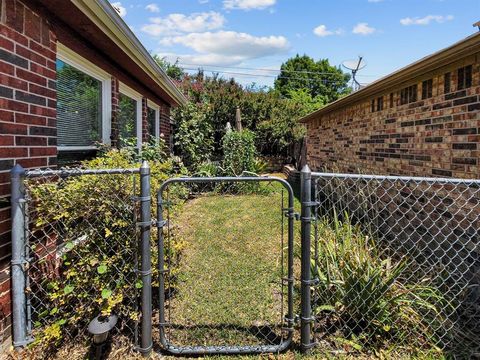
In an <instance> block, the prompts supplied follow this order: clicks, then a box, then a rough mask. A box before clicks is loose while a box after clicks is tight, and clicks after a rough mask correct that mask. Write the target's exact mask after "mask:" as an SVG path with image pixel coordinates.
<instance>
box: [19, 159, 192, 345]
mask: <svg viewBox="0 0 480 360" xmlns="http://www.w3.org/2000/svg"><path fill="white" fill-rule="evenodd" d="M131 160H132V159H131V157H130V154H129V153H128V152H126V151H124V150H120V151H119V150H111V151H109V152H107V153H106V154H104V155H103V156H101V157H98V158H96V159H93V160H90V161H85V162H83V163H82V167H83V168H88V169H114V168H115V169H116V168H138V167H139V166H140V164H139V163H133V162H131ZM150 166H151V174H152V177H151V187H152V212H155V210H156V192H157V191H158V189H159V187H160V185H161V183H162V182H163V181H165V180H166V179H167V178H169V177H171V176H173V172H174V161H173V160H171V159H168V160H166V161H164V162H155V163H151V164H150ZM134 177H136V178H137V181H135V182H134V181H133V178H134ZM27 188H28V189H29V194H30V196H31V198H32V202H31V204H32V206H33V212H32V214H34V216H33V217H32V221H33V228H32V233H33V234H34V239H35V238H37V239H39V241H35V242H34V243H33V245H32V252H33V253H34V254H41V253H42V250H43V249H42V248H44V247H45V241H49V240H54V241H55V242H56V244H58V246H57V248H56V249H52V250H53V251H54V252H53V253H54V254H55V253H56V255H55V256H58V259H55V261H56V265H55V271H54V272H53V273H54V275H53V274H52V273H50V272H49V273H47V274H44V273H43V271H44V270H42V269H44V268H45V267H46V265H47V263H48V262H49V261H50V260H51V259H49V258H48V257H45V256H44V257H43V258H42V257H41V256H39V255H37V256H38V257H39V260H38V262H37V268H36V269H35V270H32V271H37V276H38V283H33V284H32V287H35V288H36V289H37V290H36V291H35V292H34V294H35V296H36V299H35V300H34V301H35V304H34V305H35V306H36V309H37V310H39V313H36V314H35V315H36V323H35V324H34V327H35V329H34V330H35V336H36V342H37V343H42V346H48V345H52V344H58V343H59V342H60V341H61V340H62V339H63V338H64V337H65V336H66V335H67V334H70V335H74V334H76V333H78V332H79V331H80V332H81V331H82V329H84V327H85V326H86V325H87V324H88V321H89V320H91V319H92V318H93V317H95V316H97V315H109V314H110V313H112V312H114V313H116V314H117V315H119V317H120V319H121V320H122V321H121V324H122V325H120V326H124V325H125V324H128V323H131V322H132V321H135V320H137V319H138V316H139V313H138V311H137V307H136V305H135V298H136V295H137V294H136V293H137V292H138V291H139V289H140V288H141V287H142V283H141V280H139V277H137V274H136V273H135V271H134V270H135V267H136V264H135V261H134V260H135V258H136V255H135V252H136V249H137V247H138V240H137V237H136V233H137V228H136V224H135V221H136V220H135V219H134V218H133V214H134V212H137V214H138V208H137V210H136V211H135V208H136V206H138V204H135V203H134V202H133V199H132V195H138V194H139V183H138V175H101V176H73V177H68V178H66V179H63V180H59V181H52V182H45V179H40V180H36V181H35V180H30V182H29V183H28V184H27ZM177 190H179V191H177ZM181 191H182V190H181V189H172V191H171V193H170V196H171V197H185V196H186V194H184V193H181ZM152 217H153V214H152ZM151 239H152V247H151V248H152V260H153V263H152V269H153V271H154V274H153V280H154V283H156V282H157V281H158V280H157V275H158V274H157V266H156V261H157V247H156V228H152V237H151ZM52 250H49V251H52ZM167 251H171V252H174V253H175V252H178V251H180V248H179V244H175V243H172V246H171V248H170V249H167ZM49 257H50V256H49ZM173 257H175V256H173ZM39 289H42V290H41V291H40V290H39ZM130 325H131V324H130Z"/></svg>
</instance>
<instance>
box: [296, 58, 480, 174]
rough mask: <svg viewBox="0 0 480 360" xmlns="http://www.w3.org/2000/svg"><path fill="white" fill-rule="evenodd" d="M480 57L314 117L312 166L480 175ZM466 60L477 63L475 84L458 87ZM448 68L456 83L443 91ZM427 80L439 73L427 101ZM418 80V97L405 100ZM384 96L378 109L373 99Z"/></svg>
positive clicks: (310, 130) (308, 139)
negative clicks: (403, 91) (374, 108)
mask: <svg viewBox="0 0 480 360" xmlns="http://www.w3.org/2000/svg"><path fill="white" fill-rule="evenodd" d="M479 55H480V54H477V55H476V56H471V57H468V58H464V59H459V60H458V61H457V62H455V63H454V64H450V65H449V66H446V67H443V68H440V69H436V70H432V71H431V72H430V73H427V74H425V76H423V77H422V78H418V79H411V80H409V81H407V82H405V83H403V84H399V85H398V87H397V88H393V89H385V92H383V93H378V94H376V96H373V97H371V98H368V99H367V98H366V99H364V100H363V101H361V102H358V103H356V104H354V105H351V106H348V107H346V108H343V109H341V110H338V111H333V112H330V113H327V114H325V115H322V116H320V117H319V118H317V119H314V120H312V121H310V122H309V123H308V124H307V137H306V142H307V153H308V155H307V160H308V164H309V165H310V167H312V168H313V169H314V170H322V169H327V170H338V171H341V172H361V173H370V174H385V175H407V176H440V177H459V178H479V177H480V163H479V162H480V130H479V128H480V112H479V110H480V99H479V94H480V64H479V60H478V59H479ZM466 65H473V81H472V86H471V87H469V88H467V89H462V90H458V89H457V70H458V68H460V67H464V66H466ZM448 72H450V73H451V89H450V92H448V93H445V92H444V74H445V73H448ZM428 79H433V91H432V97H431V98H428V99H425V100H422V82H423V81H424V80H428ZM414 84H417V86H418V94H417V99H418V100H417V101H416V102H413V103H410V104H405V105H401V103H400V93H401V89H402V88H405V87H408V86H410V85H414ZM390 94H393V104H392V105H393V106H392V107H390ZM378 97H383V103H384V109H383V110H381V111H374V112H372V111H371V101H372V100H374V99H375V105H376V104H377V99H378Z"/></svg>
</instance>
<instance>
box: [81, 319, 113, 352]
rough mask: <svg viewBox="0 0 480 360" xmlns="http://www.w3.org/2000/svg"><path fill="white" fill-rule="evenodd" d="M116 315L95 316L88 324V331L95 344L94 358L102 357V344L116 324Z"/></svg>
mask: <svg viewBox="0 0 480 360" xmlns="http://www.w3.org/2000/svg"><path fill="white" fill-rule="evenodd" d="M117 321H118V317H117V316H116V315H110V316H108V317H105V316H97V317H96V318H94V319H93V320H92V321H90V324H88V332H89V333H90V334H92V335H93V343H94V344H95V358H96V359H97V360H99V359H101V358H102V352H103V345H105V342H106V341H107V339H108V334H109V333H110V330H112V329H113V328H114V327H115V325H116V324H117Z"/></svg>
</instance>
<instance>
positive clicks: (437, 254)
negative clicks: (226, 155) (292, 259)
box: [304, 173, 480, 358]
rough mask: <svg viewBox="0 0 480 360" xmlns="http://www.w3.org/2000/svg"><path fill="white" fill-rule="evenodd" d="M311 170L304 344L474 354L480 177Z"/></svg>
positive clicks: (479, 315)
mask: <svg viewBox="0 0 480 360" xmlns="http://www.w3.org/2000/svg"><path fill="white" fill-rule="evenodd" d="M311 176H312V187H313V193H312V199H313V201H312V202H311V203H310V204H307V206H308V207H309V209H310V210H311V219H312V223H311V228H310V230H311V231H312V233H311V240H312V244H311V255H310V256H309V258H311V259H312V261H311V264H310V269H309V271H310V274H309V277H310V278H309V279H308V280H309V284H310V285H311V287H310V288H311V294H309V295H310V296H311V299H310V302H311V305H312V307H311V320H312V328H311V329H312V330H313V331H312V333H311V336H312V339H311V340H310V341H309V342H308V341H307V344H304V345H305V346H306V347H308V345H310V344H309V343H311V344H315V345H316V346H317V347H318V348H319V349H323V350H327V351H333V352H338V351H341V352H355V351H367V352H368V351H374V350H377V351H378V350H382V349H383V350H393V351H394V352H395V353H396V354H398V355H399V356H401V353H402V352H405V353H406V354H415V353H419V352H420V353H421V352H424V353H425V352H426V353H429V352H433V353H435V354H437V353H442V354H444V355H447V356H453V357H455V358H472V357H475V356H478V355H479V347H480V345H479V344H480V342H479V340H480V326H479V325H478V324H479V320H480V256H479V247H478V246H479V242H480V232H479V229H480V206H479V204H480V180H474V181H469V180H459V179H435V178H407V177H392V176H368V175H348V174H329V173H311ZM307 178H308V176H307ZM307 195H308V194H307ZM304 200H305V199H304ZM304 203H305V202H304ZM304 240H306V239H304ZM304 245H305V243H304ZM437 355H438V354H437ZM437 355H435V356H437Z"/></svg>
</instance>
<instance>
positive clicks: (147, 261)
mask: <svg viewBox="0 0 480 360" xmlns="http://www.w3.org/2000/svg"><path fill="white" fill-rule="evenodd" d="M150 210H151V194H150V166H149V165H148V163H147V162H146V161H144V162H143V163H142V166H141V167H140V229H141V231H140V233H141V236H140V241H141V242H140V252H141V269H140V274H141V276H142V321H141V329H142V331H141V347H140V349H139V350H140V352H141V353H142V354H143V355H144V356H148V355H149V354H150V352H151V350H152V345H153V343H152V268H151V249H150V227H151V225H152V214H151V211H150Z"/></svg>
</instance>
